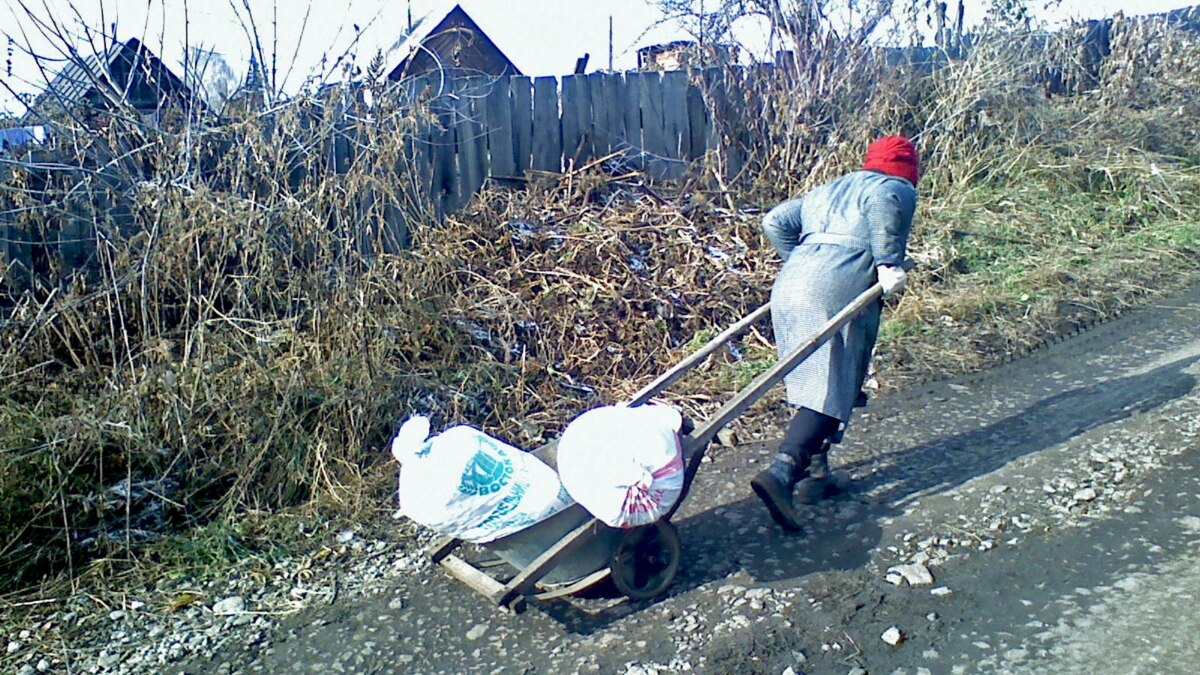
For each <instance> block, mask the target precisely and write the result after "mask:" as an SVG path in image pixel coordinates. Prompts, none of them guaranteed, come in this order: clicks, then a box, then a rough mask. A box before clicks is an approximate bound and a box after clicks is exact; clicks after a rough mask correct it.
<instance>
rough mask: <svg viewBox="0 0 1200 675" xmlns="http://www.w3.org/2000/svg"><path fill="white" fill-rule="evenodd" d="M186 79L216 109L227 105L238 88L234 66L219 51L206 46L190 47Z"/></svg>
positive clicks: (189, 85) (185, 64)
mask: <svg viewBox="0 0 1200 675" xmlns="http://www.w3.org/2000/svg"><path fill="white" fill-rule="evenodd" d="M184 80H185V82H187V85H188V87H190V88H191V90H192V91H193V92H195V93H196V94H198V95H199V96H200V97H201V98H203V99H204V102H205V103H207V104H208V107H210V108H212V109H214V110H220V109H221V108H223V107H224V106H225V103H226V102H227V101H228V100H229V97H230V96H232V95H233V92H234V91H236V90H237V85H238V82H237V78H236V77H235V76H234V73H233V68H230V67H229V62H228V61H226V60H225V57H224V56H222V55H221V54H220V53H219V52H217V51H215V50H212V49H206V48H204V47H192V48H190V49H188V54H187V60H186V61H185V63H184Z"/></svg>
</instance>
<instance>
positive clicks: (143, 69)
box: [21, 38, 206, 128]
mask: <svg viewBox="0 0 1200 675" xmlns="http://www.w3.org/2000/svg"><path fill="white" fill-rule="evenodd" d="M121 108H125V109H127V110H128V109H132V110H134V111H136V113H137V114H138V115H140V116H141V119H142V121H143V122H145V123H146V124H149V125H151V126H158V125H159V123H161V122H162V121H163V116H164V115H165V114H168V111H171V110H175V111H180V112H183V113H187V112H189V111H191V112H197V111H201V110H205V109H206V106H205V105H204V103H203V101H201V100H200V98H199V97H198V96H194V95H193V94H192V91H191V90H190V89H189V88H188V87H187V86H186V85H185V84H184V83H183V80H181V79H180V78H179V76H177V75H176V74H175V73H173V72H171V69H170V68H168V67H167V66H166V65H164V64H163V62H162V61H161V60H159V58H158V57H157V56H155V55H154V54H153V53H152V52H151V51H150V50H149V49H147V48H146V47H145V45H143V44H142V43H141V42H140V41H139V40H137V39H136V38H134V39H130V40H128V41H125V42H114V43H112V44H111V45H110V46H109V47H108V48H107V49H105V50H104V51H103V52H100V53H95V54H89V55H86V56H85V55H82V54H77V55H76V56H75V57H74V58H72V59H71V60H69V61H68V62H67V65H66V66H64V67H63V69H62V70H60V71H59V72H58V74H57V75H56V76H55V77H54V79H53V80H51V81H50V83H49V84H48V85H47V86H46V89H45V91H43V92H42V93H41V94H39V95H38V96H37V98H35V99H34V101H33V103H32V104H30V106H29V110H28V111H27V112H26V113H25V115H24V116H23V117H22V118H21V124H22V125H25V126H29V125H35V124H48V123H53V122H59V121H62V120H64V119H71V120H74V121H76V122H79V123H82V124H83V125H85V126H88V127H92V128H97V127H102V126H104V120H105V119H107V117H108V115H110V114H112V113H113V112H114V111H116V110H118V109H121Z"/></svg>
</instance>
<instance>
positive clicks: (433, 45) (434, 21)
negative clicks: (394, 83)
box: [387, 4, 521, 80]
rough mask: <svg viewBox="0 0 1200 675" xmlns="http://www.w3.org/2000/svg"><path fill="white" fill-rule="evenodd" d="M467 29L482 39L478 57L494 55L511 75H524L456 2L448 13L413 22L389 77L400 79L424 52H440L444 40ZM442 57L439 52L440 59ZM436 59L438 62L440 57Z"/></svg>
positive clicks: (425, 53) (425, 17)
mask: <svg viewBox="0 0 1200 675" xmlns="http://www.w3.org/2000/svg"><path fill="white" fill-rule="evenodd" d="M439 16H440V20H439ZM463 31H470V32H471V33H472V35H473V37H474V38H475V39H478V40H480V41H481V42H480V44H479V46H478V47H477V48H476V49H475V50H474V51H475V52H476V56H477V57H479V56H482V55H490V56H492V57H495V58H498V59H499V60H500V61H501V63H502V65H503V67H504V69H505V70H506V71H507V72H508V74H511V75H520V74H521V71H520V69H518V68H517V66H516V65H515V64H514V63H513V62H512V60H511V59H509V58H508V56H506V55H505V54H504V52H503V51H501V50H500V48H499V47H497V46H496V43H495V42H493V41H492V39H491V38H490V37H488V34H487V33H485V32H484V30H483V29H482V28H480V26H479V24H478V23H477V22H476V21H475V20H474V19H472V18H471V16H470V15H469V14H467V12H466V10H464V9H463V8H462V5H459V4H455V5H454V6H453V7H451V8H450V9H449V10H448V11H445V12H444V13H441V12H440V11H437V10H435V11H433V12H430V13H428V14H426V15H425V16H423V17H421V19H419V20H418V21H417V22H416V23H415V24H414V25H413V30H412V33H410V34H409V35H408V36H407V37H406V38H405V39H404V41H403V42H402V43H401V44H400V46H399V47H397V48H396V49H395V57H394V58H395V59H396V60H395V65H394V66H392V67H391V68H388V69H387V77H388V79H390V80H397V79H400V78H401V77H403V76H404V75H405V74H406V73H407V72H408V71H409V70H411V69H412V66H413V65H414V62H415V61H418V60H420V59H422V55H423V54H424V55H428V53H429V52H431V51H432V52H435V53H436V52H437V50H438V46H439V44H438V43H439V42H440V41H444V40H453V39H455V37H456V36H458V35H461V33H462V32H463ZM442 56H443V55H441V54H439V55H438V58H441V57H442ZM434 60H435V61H436V60H437V59H434ZM471 67H472V64H470V63H468V64H466V66H465V68H467V69H470V68H471ZM491 74H499V73H491Z"/></svg>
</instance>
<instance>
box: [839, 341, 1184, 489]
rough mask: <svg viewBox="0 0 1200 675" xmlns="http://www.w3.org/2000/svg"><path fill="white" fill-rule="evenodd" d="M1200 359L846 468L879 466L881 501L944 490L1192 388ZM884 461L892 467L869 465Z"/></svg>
mask: <svg viewBox="0 0 1200 675" xmlns="http://www.w3.org/2000/svg"><path fill="white" fill-rule="evenodd" d="M1197 362H1200V357H1196V356H1193V357H1188V358H1183V359H1179V360H1177V361H1174V362H1171V363H1168V364H1166V365H1162V366H1159V367H1157V368H1155V369H1153V370H1150V371H1147V372H1145V373H1141V374H1138V375H1131V376H1127V377H1123V378H1116V379H1112V380H1108V381H1105V382H1100V383H1097V384H1093V385H1090V386H1086V387H1080V388H1078V389H1073V390H1071V391H1067V392H1064V393H1062V394H1058V395H1055V396H1051V397H1049V398H1046V399H1043V400H1041V401H1039V402H1037V403H1035V404H1034V405H1032V406H1030V407H1029V408H1027V409H1025V410H1023V411H1021V412H1019V413H1017V414H1015V415H1012V416H1009V417H1006V418H1004V419H1002V420H1000V421H997V422H994V423H992V424H988V425H987V426H984V427H980V428H979V429H976V430H973V431H969V432H965V433H958V434H953V435H950V436H946V437H944V438H940V439H935V440H933V441H930V442H924V443H919V444H917V445H913V446H911V447H909V448H907V449H905V450H902V451H899V452H896V453H892V454H890V455H887V456H886V457H883V458H877V459H872V460H868V461H865V462H860V463H856V464H851V465H848V466H847V467H846V468H848V469H850V470H852V471H858V472H860V473H866V471H864V470H866V469H872V468H873V469H875V471H874V473H873V474H871V475H870V476H869V477H867V478H866V479H864V481H863V485H862V487H863V488H864V489H865V490H871V489H872V488H875V487H877V486H882V485H887V486H889V487H888V488H887V489H886V490H884V491H882V492H881V493H879V500H880V501H882V502H884V503H887V504H890V505H891V506H893V507H894V506H897V505H900V504H903V503H904V502H906V501H908V500H909V499H911V498H914V497H916V496H918V495H922V496H924V495H928V494H938V493H941V492H945V491H946V490H949V489H952V488H954V487H956V486H958V485H961V484H963V483H965V482H967V481H969V480H971V479H972V478H975V477H977V476H982V475H985V474H988V473H991V472H992V471H995V470H996V469H998V468H1000V467H1002V466H1004V465H1005V464H1008V463H1009V462H1011V461H1012V460H1014V459H1016V458H1018V457H1021V456H1023V455H1027V454H1030V453H1034V452H1038V451H1041V450H1045V449H1047V448H1050V447H1053V446H1055V445H1059V444H1061V443H1065V442H1067V441H1069V440H1070V439H1072V438H1074V437H1076V436H1078V435H1080V434H1082V433H1085V432H1087V431H1090V430H1092V429H1096V428H1098V427H1101V426H1104V425H1107V424H1111V423H1113V422H1117V421H1119V420H1122V419H1125V418H1128V417H1131V416H1133V415H1137V414H1140V413H1144V412H1147V411H1150V410H1153V409H1154V408H1157V407H1159V406H1162V405H1164V404H1166V403H1169V402H1170V401H1173V400H1175V399H1178V398H1180V397H1182V396H1185V395H1187V394H1188V393H1189V392H1190V391H1192V389H1194V388H1195V386H1196V376H1195V375H1193V374H1191V373H1189V372H1187V370H1188V368H1189V367H1190V366H1192V365H1194V364H1196V363H1197ZM889 433H891V432H889ZM880 461H882V462H886V464H887V466H886V467H884V468H882V469H881V468H880V467H878V466H874V467H872V466H869V465H870V464H872V463H877V462H880Z"/></svg>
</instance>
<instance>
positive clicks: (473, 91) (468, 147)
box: [455, 77, 487, 208]
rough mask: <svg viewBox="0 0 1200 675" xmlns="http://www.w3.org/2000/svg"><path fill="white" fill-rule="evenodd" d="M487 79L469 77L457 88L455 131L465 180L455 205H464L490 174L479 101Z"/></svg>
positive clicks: (457, 194) (481, 109)
mask: <svg viewBox="0 0 1200 675" xmlns="http://www.w3.org/2000/svg"><path fill="white" fill-rule="evenodd" d="M484 80H486V78H477V77H471V78H467V79H465V80H463V82H462V86H461V88H459V89H458V90H457V94H458V100H457V104H456V105H455V111H456V113H457V114H458V123H457V124H456V125H455V133H456V139H457V143H458V162H459V170H460V171H462V181H461V182H460V184H459V188H460V189H459V190H458V192H457V193H456V195H455V197H456V202H457V203H456V204H455V208H458V207H461V206H462V205H464V204H466V203H467V202H468V201H469V200H470V199H471V195H473V194H475V191H476V190H478V189H479V188H480V187H481V186H482V185H483V178H484V176H486V175H487V165H486V162H487V152H486V147H485V146H484V143H485V140H486V139H485V136H484V134H483V125H482V124H481V120H480V117H481V116H482V111H483V106H482V105H480V101H481V100H482V99H480V97H479V92H480V91H481V85H482V84H483V81H484Z"/></svg>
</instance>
